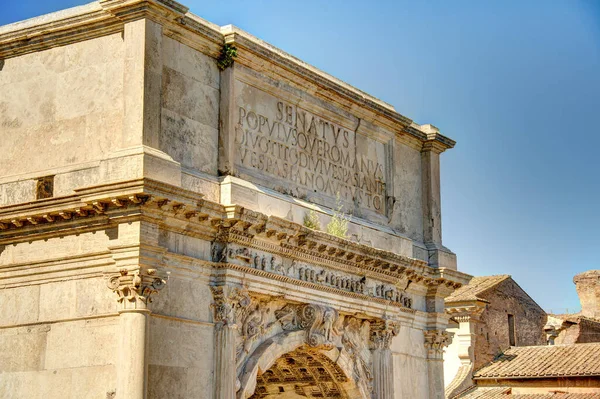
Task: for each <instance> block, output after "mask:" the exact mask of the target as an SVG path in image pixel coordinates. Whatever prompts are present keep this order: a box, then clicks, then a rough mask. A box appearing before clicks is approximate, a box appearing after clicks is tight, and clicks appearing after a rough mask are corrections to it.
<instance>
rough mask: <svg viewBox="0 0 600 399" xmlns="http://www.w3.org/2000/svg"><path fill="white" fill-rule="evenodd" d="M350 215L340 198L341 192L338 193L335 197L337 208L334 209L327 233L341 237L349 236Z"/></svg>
mask: <svg viewBox="0 0 600 399" xmlns="http://www.w3.org/2000/svg"><path fill="white" fill-rule="evenodd" d="M349 220H350V215H348V214H347V213H345V212H344V204H342V200H341V199H340V194H339V193H337V195H336V199H335V209H334V210H333V216H332V217H331V220H330V221H329V223H328V224H327V233H329V234H331V235H333V236H336V237H340V238H346V237H347V236H348V221H349Z"/></svg>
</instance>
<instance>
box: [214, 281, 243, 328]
mask: <svg viewBox="0 0 600 399" xmlns="http://www.w3.org/2000/svg"><path fill="white" fill-rule="evenodd" d="M210 290H211V291H212V294H213V299H214V302H213V304H212V305H211V307H212V309H213V320H214V322H215V323H216V324H217V326H219V327H222V326H225V325H228V326H235V325H237V323H239V322H240V319H241V317H240V315H241V314H242V313H243V312H244V311H245V309H246V308H247V307H248V306H249V305H250V295H249V294H248V291H247V290H246V289H245V288H238V287H229V286H216V287H215V286H211V287H210Z"/></svg>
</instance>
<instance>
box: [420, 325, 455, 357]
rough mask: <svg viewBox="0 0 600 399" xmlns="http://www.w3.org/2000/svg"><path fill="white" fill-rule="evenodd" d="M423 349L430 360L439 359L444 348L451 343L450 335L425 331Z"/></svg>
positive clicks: (442, 331)
mask: <svg viewBox="0 0 600 399" xmlns="http://www.w3.org/2000/svg"><path fill="white" fill-rule="evenodd" d="M423 334H424V335H425V348H427V353H428V355H429V358H431V359H441V358H442V356H443V355H444V348H445V347H446V346H448V345H450V344H451V343H452V335H453V334H451V333H449V332H448V331H445V330H426V331H423Z"/></svg>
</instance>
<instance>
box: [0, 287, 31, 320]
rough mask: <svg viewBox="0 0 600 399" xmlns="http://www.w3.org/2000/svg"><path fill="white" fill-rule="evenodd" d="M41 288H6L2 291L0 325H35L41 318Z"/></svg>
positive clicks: (0, 297) (0, 296) (0, 295)
mask: <svg viewBox="0 0 600 399" xmlns="http://www.w3.org/2000/svg"><path fill="white" fill-rule="evenodd" d="M39 303H40V287H39V286H38V285H30V286H25V287H15V288H6V289H2V290H0V304H1V308H2V312H0V325H2V326H11V325H16V324H25V323H35V322H37V321H38V317H39Z"/></svg>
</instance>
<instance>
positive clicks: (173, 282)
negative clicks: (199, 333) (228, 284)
mask: <svg viewBox="0 0 600 399" xmlns="http://www.w3.org/2000/svg"><path fill="white" fill-rule="evenodd" d="M211 301H212V294H211V292H210V289H209V287H208V283H207V281H204V280H196V279H194V280H191V279H185V278H180V277H171V278H170V279H169V282H168V284H167V285H166V286H165V288H164V289H163V290H162V291H161V292H160V301H159V300H157V301H156V302H155V303H153V308H152V309H153V311H154V312H156V313H159V314H164V315H168V316H174V317H182V318H185V319H190V320H197V321H204V322H210V320H211V315H210V312H211V310H210V307H209V306H208V305H207V306H198V304H209V303H211Z"/></svg>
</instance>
